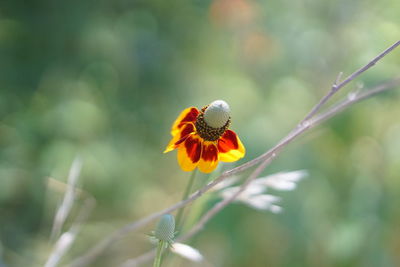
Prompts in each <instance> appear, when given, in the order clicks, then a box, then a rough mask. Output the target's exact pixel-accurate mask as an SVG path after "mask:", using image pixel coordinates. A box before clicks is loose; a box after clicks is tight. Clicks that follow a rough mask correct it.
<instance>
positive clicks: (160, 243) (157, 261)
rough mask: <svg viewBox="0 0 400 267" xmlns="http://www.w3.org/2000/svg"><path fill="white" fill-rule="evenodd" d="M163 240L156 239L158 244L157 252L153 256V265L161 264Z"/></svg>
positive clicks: (157, 266)
mask: <svg viewBox="0 0 400 267" xmlns="http://www.w3.org/2000/svg"><path fill="white" fill-rule="evenodd" d="M164 242H165V241H163V240H160V241H158V246H157V254H156V257H155V258H154V264H153V267H160V266H161V256H162V252H163V249H164Z"/></svg>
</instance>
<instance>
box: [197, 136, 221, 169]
mask: <svg viewBox="0 0 400 267" xmlns="http://www.w3.org/2000/svg"><path fill="white" fill-rule="evenodd" d="M217 166H218V149H217V146H216V145H215V144H214V143H213V142H209V141H204V143H203V152H202V154H201V159H200V161H199V169H200V171H202V172H205V173H210V172H212V171H213V170H215V168H216V167H217Z"/></svg>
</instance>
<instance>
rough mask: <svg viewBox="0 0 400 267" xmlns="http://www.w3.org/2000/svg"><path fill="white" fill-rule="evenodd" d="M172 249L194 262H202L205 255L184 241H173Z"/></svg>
mask: <svg viewBox="0 0 400 267" xmlns="http://www.w3.org/2000/svg"><path fill="white" fill-rule="evenodd" d="M171 251H172V252H174V253H175V254H178V255H180V256H182V257H184V258H186V259H188V260H191V261H194V262H200V261H202V260H203V259H204V257H203V255H201V253H200V252H199V251H198V250H197V249H195V248H192V247H191V246H188V245H186V244H182V243H177V242H175V243H173V244H172V246H171Z"/></svg>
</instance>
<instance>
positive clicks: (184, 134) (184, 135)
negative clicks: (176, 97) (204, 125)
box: [164, 122, 195, 153]
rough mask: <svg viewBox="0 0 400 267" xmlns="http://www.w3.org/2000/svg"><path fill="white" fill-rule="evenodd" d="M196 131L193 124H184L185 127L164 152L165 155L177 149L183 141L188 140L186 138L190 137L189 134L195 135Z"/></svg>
mask: <svg viewBox="0 0 400 267" xmlns="http://www.w3.org/2000/svg"><path fill="white" fill-rule="evenodd" d="M194 130H195V128H194V124H193V123H191V122H188V123H184V124H183V127H182V128H180V129H179V132H177V134H175V135H174V136H173V137H172V139H171V141H170V142H169V144H168V145H167V147H166V148H165V150H164V153H167V152H170V151H172V150H174V149H175V148H177V147H178V146H179V144H181V143H182V142H183V141H185V140H186V138H187V137H188V136H189V134H191V133H193V132H194Z"/></svg>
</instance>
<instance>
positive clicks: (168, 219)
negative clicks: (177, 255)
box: [154, 214, 175, 243]
mask: <svg viewBox="0 0 400 267" xmlns="http://www.w3.org/2000/svg"><path fill="white" fill-rule="evenodd" d="M174 236H175V218H174V216H172V215H171V214H164V215H163V216H162V217H161V219H160V221H159V222H158V223H157V227H156V230H155V231H154V237H155V238H157V239H158V240H162V241H165V242H168V243H172V242H173V240H174Z"/></svg>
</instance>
